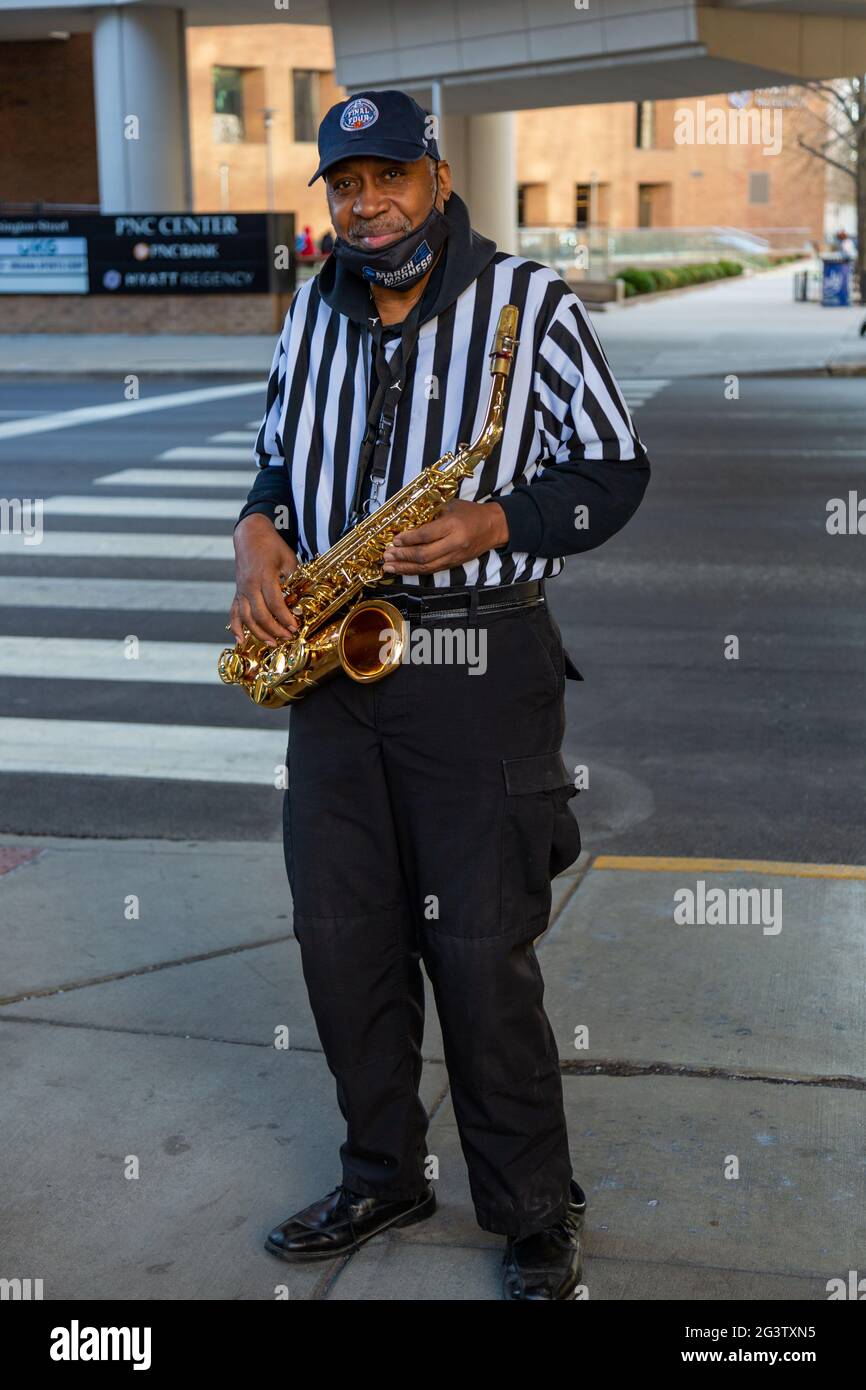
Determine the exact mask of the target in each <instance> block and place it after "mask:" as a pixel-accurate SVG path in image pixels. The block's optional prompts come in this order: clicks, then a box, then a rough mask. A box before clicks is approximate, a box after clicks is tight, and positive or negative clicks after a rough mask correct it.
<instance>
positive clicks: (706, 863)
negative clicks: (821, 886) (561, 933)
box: [589, 854, 866, 879]
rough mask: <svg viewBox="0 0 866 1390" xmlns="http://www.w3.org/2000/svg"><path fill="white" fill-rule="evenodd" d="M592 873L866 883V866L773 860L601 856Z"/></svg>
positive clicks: (635, 855) (592, 864)
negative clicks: (735, 875)
mask: <svg viewBox="0 0 866 1390" xmlns="http://www.w3.org/2000/svg"><path fill="white" fill-rule="evenodd" d="M589 867H590V868H591V869H625V870H634V871H636V872H648V873H670V872H677V873H705V874H730V873H747V874H776V875H778V876H779V877H780V878H851V879H866V865H864V864H786V863H784V862H782V861H779V860H774V859H677V858H671V857H666V856H660V857H656V856H655V855H642V854H634V855H630V854H600V855H599V856H598V858H597V859H593V861H592V863H591V864H590V866H589Z"/></svg>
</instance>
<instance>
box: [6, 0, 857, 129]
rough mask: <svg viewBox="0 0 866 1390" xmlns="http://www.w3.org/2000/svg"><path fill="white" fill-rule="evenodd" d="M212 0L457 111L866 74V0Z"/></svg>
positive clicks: (64, 27)
mask: <svg viewBox="0 0 866 1390" xmlns="http://www.w3.org/2000/svg"><path fill="white" fill-rule="evenodd" d="M287 6H288V7H287V8H285V9H282V8H277V7H276V6H275V4H274V0H257V2H256V3H250V0H202V3H199V4H193V5H190V6H188V7H185V6H183V5H177V6H176V7H171V8H177V9H178V10H182V11H183V13H184V16H185V22H186V24H187V25H188V26H200V25H217V24H219V25H231V24H244V25H249V24H275V23H279V24H330V26H331V28H332V30H333V35H334V49H335V55H336V75H337V80H338V81H339V82H341V83H342V84H343V86H345V87H347V88H348V89H349V90H350V91H353V90H354V91H357V90H360V89H361V88H364V87H382V86H400V87H404V88H407V89H409V90H412V91H418V92H420V93H423V92H424V91H428V90H429V89H430V86H431V84H432V83H434V82H438V83H440V84H441V88H440V91H441V97H442V104H443V109H444V110H445V111H447V112H449V113H451V114H454V115H471V114H480V113H483V112H494V111H514V110H522V109H527V108H528V109H532V108H536V107H545V106H572V105H580V104H584V103H594V102H615V101H635V100H651V99H653V98H656V99H660V98H664V97H677V96H700V95H705V94H709V93H714V92H721V91H739V90H745V89H750V88H755V87H766V86H782V85H786V84H788V83H792V82H797V81H805V80H808V79H809V78H827V77H842V76H848V75H851V74H853V73H855V72H861V73H862V72H866V0H705V2H704V3H703V4H698V3H696V0H589V4H588V6H587V8H586V9H578V8H577V6H576V5H571V4H566V3H564V0H531V3H530V2H529V0H472V3H471V4H467V3H466V0H437V4H436V5H435V6H429V5H427V4H424V3H422V0H363V3H362V4H359V3H358V0H287ZM142 8H149V7H148V6H147V4H146V3H145V0H123V3H121V4H120V5H118V4H116V3H114V0H93V2H92V3H90V4H89V5H86V6H84V5H81V4H79V3H75V0H71V3H68V4H62V3H60V4H58V3H57V0H53V2H52V3H48V0H44V3H43V2H41V0H30V3H29V4H28V5H27V6H26V7H25V6H22V5H21V4H20V0H0V40H3V39H47V38H49V36H51V35H52V34H55V35H57V34H63V33H65V32H80V31H86V30H88V29H91V28H93V25H94V23H95V21H96V18H97V16H98V15H99V14H100V12H103V13H104V12H105V11H106V10H107V9H119V10H123V9H129V10H136V9H142Z"/></svg>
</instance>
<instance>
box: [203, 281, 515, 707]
mask: <svg viewBox="0 0 866 1390" xmlns="http://www.w3.org/2000/svg"><path fill="white" fill-rule="evenodd" d="M517 319H518V310H517V308H516V307H515V305H513V304H506V305H505V306H504V308H503V309H502V311H501V312H500V315H499V321H498V323H497V325H496V334H495V337H494V340H493V348H492V350H491V353H490V372H491V375H492V377H493V380H492V381H491V383H490V398H489V400H488V402H487V412H486V414H485V417H484V423H483V425H482V427H481V430H480V432H479V434H478V438H477V439H476V440H474V442H473V443H472V444H460V445H458V447H457V453H456V454H452V453H447V454H443V456H442V458H440V459H437V460H436V462H435V463H431V464H430V466H429V468H425V469H424V470H423V471H422V472H421V473H419V474H418V476H417V477H416V478H413V479H412V481H411V482H409V483H406V485H405V487H402V488H401V489H400V491H399V492H396V493H395V494H394V496H393V497H391V498H390V499H389V500H388V501H387V502H385V503H384V504H383V505H382V506H381V507H379V508H378V509H377V510H376V511H375V512H372V513H371V514H370V515H369V516H366V517H365V518H364V519H363V521H360V522H358V524H357V526H354V527H353V528H352V529H351V531H349V532H347V534H346V535H345V536H342V537H341V538H340V540H338V541H337V542H336V544H335V545H332V546H331V548H330V550H327V551H326V552H325V553H324V555H319V556H317V557H316V559H314V560H311V561H310V562H309V563H308V564H305V565H299V566H298V567H297V569H295V570H293V571H292V573H291V574H290V575H280V581H281V582H280V588H281V589H282V591H283V593H284V595H285V596H286V599H287V600H288V601H289V602H290V603H291V609H292V612H293V613H294V614H295V615H296V616H297V618H298V619H299V622H298V630H297V632H296V633H295V634H294V636H293V637H291V638H287V639H286V641H284V642H279V643H277V645H276V646H273V647H272V646H269V645H268V643H267V642H263V641H261V640H260V639H259V638H257V637H254V636H253V634H252V633H251V632H250V631H249V629H248V628H247V627H244V640H243V642H239V643H238V644H237V646H235V647H226V648H225V650H224V651H222V652H221V653H220V657H219V663H218V670H219V675H220V680H222V681H224V682H225V684H226V685H240V686H242V687H243V689H244V690H245V691H246V693H247V694H248V695H249V697H250V699H251V700H254V701H255V703H256V704H257V705H265V706H266V707H267V708H269V709H275V708H277V707H279V706H281V705H285V704H288V703H289V702H290V701H292V700H299V699H300V698H301V697H302V696H303V695H305V694H306V693H307V691H308V690H311V689H313V688H314V687H315V686H317V685H319V684H320V682H321V681H323V680H325V679H326V678H327V677H328V676H331V675H333V674H335V673H336V671H337V670H338V669H339V668H340V667H342V669H343V670H344V671H345V672H346V674H347V675H348V676H351V678H352V680H356V681H361V682H368V681H377V680H381V678H382V677H383V676H387V675H388V674H389V673H390V672H391V671H394V670H396V668H397V667H398V666H399V665H400V662H401V660H402V657H403V649H404V646H405V627H404V621H403V615H402V613H401V612H400V610H399V609H398V608H396V607H395V606H394V604H393V603H388V602H386V601H385V600H384V599H381V598H370V599H365V600H361V598H360V595H361V592H362V590H363V589H365V588H368V587H369V586H370V585H372V584H376V583H379V582H382V583H385V584H388V583H393V578H394V577H393V576H385V575H384V571H383V568H382V564H383V559H382V557H383V554H384V551H385V547H386V546H387V545H388V543H389V541H391V540H392V539H393V537H394V536H396V535H397V533H398V532H399V531H407V530H410V529H412V528H414V527H416V526H422V525H423V524H424V522H426V521H430V520H432V518H433V517H435V516H438V514H439V513H440V512H441V510H442V508H443V507H444V506H445V504H446V502H449V501H450V500H451V498H452V497H454V496H455V494H456V492H457V489H458V488H459V486H460V482H461V480H462V479H463V478H468V477H469V476H470V474H472V473H473V472H474V471H475V469H476V468H477V466H478V464H479V463H481V462H483V461H484V459H486V458H487V456H488V454H490V453H491V451H492V450H493V448H494V446H495V445H496V444H497V442H498V440H499V438H500V436H501V434H502V427H503V417H504V414H505V387H506V382H507V379H508V373H509V371H510V369H511V362H512V358H513V357H514V349H515V347H516V346H517V338H516V337H515V334H516V331H517ZM347 604H348V605H349V607H348V609H347ZM386 637H387V640H386V641H385V644H384V646H383V638H386Z"/></svg>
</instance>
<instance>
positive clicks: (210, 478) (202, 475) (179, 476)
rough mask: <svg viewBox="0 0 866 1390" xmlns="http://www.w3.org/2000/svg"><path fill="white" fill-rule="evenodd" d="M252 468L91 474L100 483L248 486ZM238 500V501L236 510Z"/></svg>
mask: <svg viewBox="0 0 866 1390" xmlns="http://www.w3.org/2000/svg"><path fill="white" fill-rule="evenodd" d="M252 477H253V472H252V470H251V469H246V470H245V471H244V472H243V473H241V472H240V470H233V471H232V472H230V473H211V472H210V471H209V470H208V469H207V468H121V469H120V470H119V472H117V473H106V474H104V475H103V477H101V478H94V479H93V481H94V483H98V484H99V485H100V486H107V485H109V484H110V485H112V486H118V487H233V488H238V489H241V488H247V489H249V488H251V487H252ZM240 506H241V504H240V503H238V510H240Z"/></svg>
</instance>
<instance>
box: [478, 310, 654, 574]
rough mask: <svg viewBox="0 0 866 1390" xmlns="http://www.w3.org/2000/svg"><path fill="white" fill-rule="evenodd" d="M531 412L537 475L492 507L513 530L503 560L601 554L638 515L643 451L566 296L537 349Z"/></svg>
mask: <svg viewBox="0 0 866 1390" xmlns="http://www.w3.org/2000/svg"><path fill="white" fill-rule="evenodd" d="M532 394H533V405H534V410H535V422H536V428H537V429H538V431H539V434H540V439H541V444H542V451H541V461H540V469H539V471H538V472H537V473H536V475H535V477H533V478H532V479H531V480H530V481H529V482H525V483H518V484H517V485H516V486H515V487H514V488H513V489H512V491H511V492H510V493H508V494H507V496H504V497H493V498H490V499H489V500H490V501H496V502H498V503H499V505H500V506H501V507H502V508H503V510H504V512H505V514H506V517H507V520H508V528H509V538H508V541H507V542H506V544H505V545H503V546H500V547H498V549H499V551H500V553H503V554H511V553H514V552H517V551H525V552H527V553H528V554H530V555H538V556H540V557H550V556H562V555H572V554H576V553H577V552H579V551H583V550H592V549H594V548H595V547H596V546H598V545H602V544H603V543H604V541H606V540H608V539H609V538H610V537H611V536H613V535H614V534H615V533H616V532H617V531H619V530H620V529H621V528H622V527H623V526H624V525H625V524H626V522H627V521H628V520H629V518H630V517H631V516H632V515H633V514H634V512H635V511H636V510H637V508H638V506H639V505H640V502H641V499H642V497H643V495H644V492H645V491H646V487H647V484H648V482H649V478H650V463H649V458H648V456H647V452H646V449H645V448H644V445H643V443H642V442H641V439H640V437H639V435H638V433H637V430H636V428H635V426H634V423H633V421H632V418H631V415H630V413H629V409H628V406H627V405H626V403H625V399H624V397H623V395H622V392H621V391H620V389H619V387H618V385H617V383H616V381H615V379H614V376H613V373H612V371H611V368H610V364H609V362H608V360H607V357H606V356H605V353H604V351H603V349H602V346H601V343H600V342H599V340H598V338H597V336H596V333H595V330H594V328H593V326H592V324H591V323H590V321H589V316H588V314H587V312H586V310H585V309H584V307H583V305H582V304H581V302H580V300H579V299H578V298H577V296H576V295H575V294H573V293H572V292H571V291H569V292H568V293H567V294H563V295H562V298H561V299H560V301H559V304H558V305H557V308H556V312H555V313H554V315H553V318H552V319H551V321H550V324H549V326H548V329H547V331H546V333H545V334H544V337H543V338H542V340H541V343H540V346H539V352H538V356H537V359H536V363H535V372H534V379H533V393H532Z"/></svg>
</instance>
